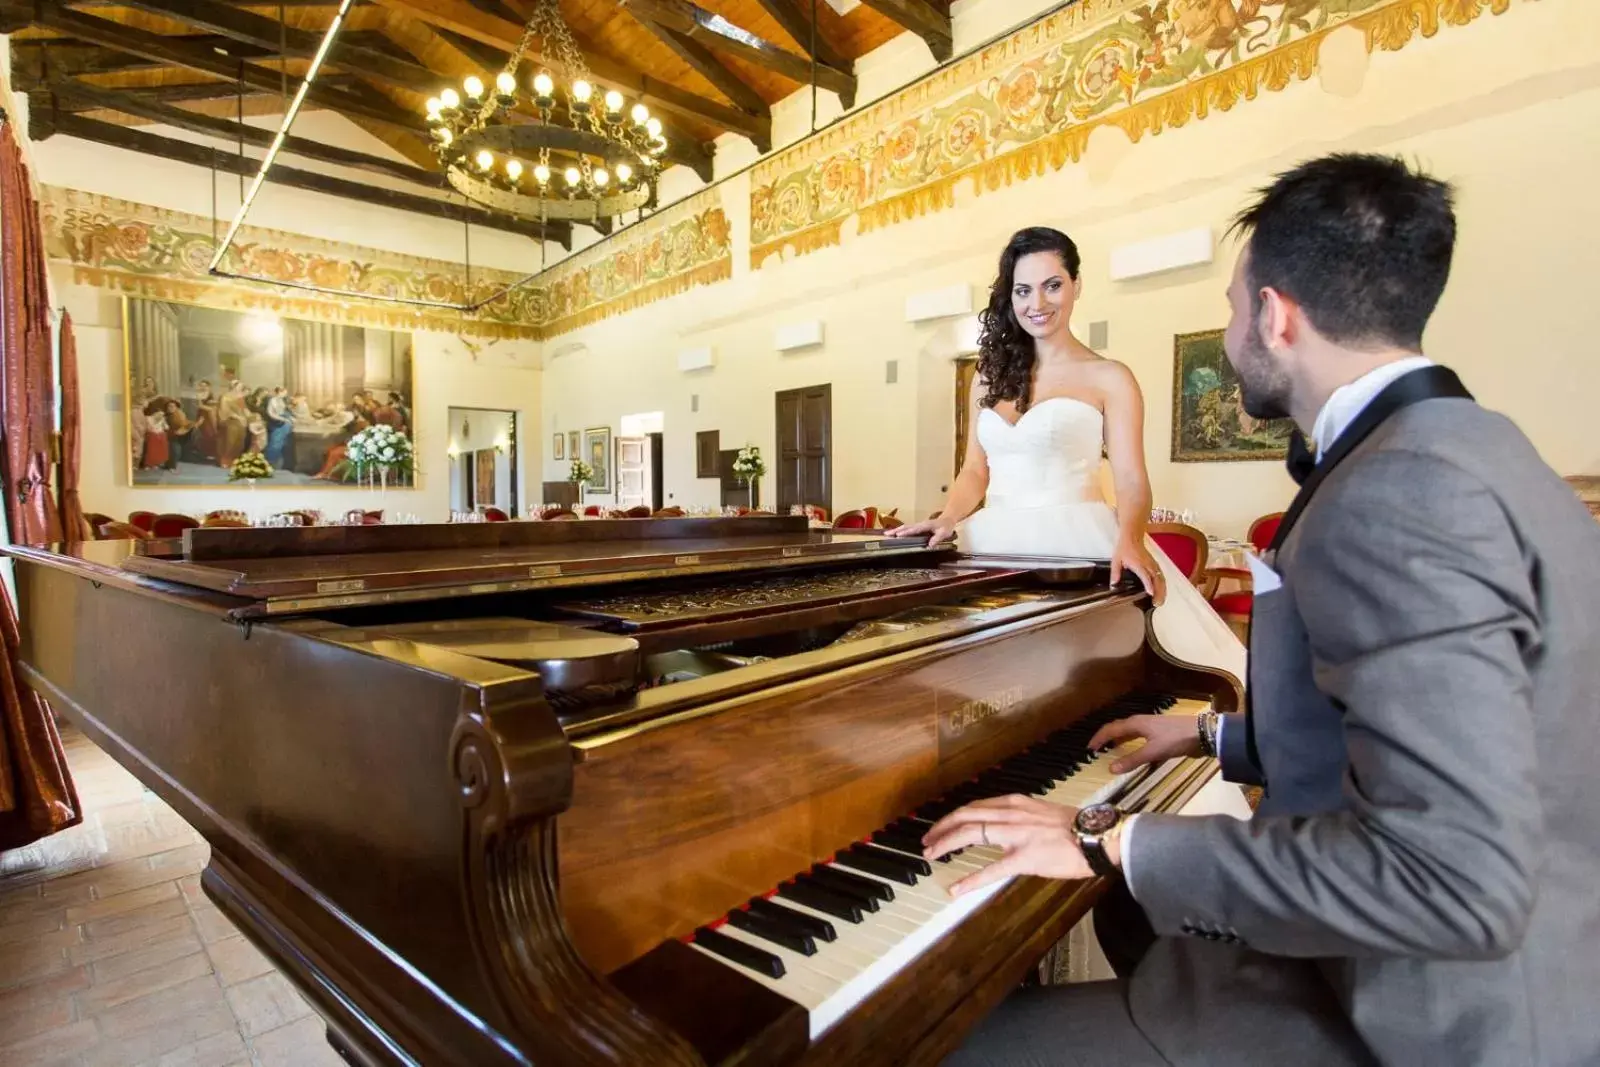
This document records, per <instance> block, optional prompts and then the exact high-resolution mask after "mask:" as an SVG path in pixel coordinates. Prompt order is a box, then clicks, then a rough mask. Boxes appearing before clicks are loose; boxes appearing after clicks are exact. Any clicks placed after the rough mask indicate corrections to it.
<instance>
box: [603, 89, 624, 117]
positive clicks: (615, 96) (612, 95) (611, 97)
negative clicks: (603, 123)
mask: <svg viewBox="0 0 1600 1067" xmlns="http://www.w3.org/2000/svg"><path fill="white" fill-rule="evenodd" d="M606 110H607V111H609V112H611V113H612V114H613V115H618V114H621V113H622V94H621V93H619V92H617V91H616V90H615V89H613V90H611V91H610V92H609V93H607V94H606Z"/></svg>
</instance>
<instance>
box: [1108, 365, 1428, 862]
mask: <svg viewBox="0 0 1600 1067" xmlns="http://www.w3.org/2000/svg"><path fill="white" fill-rule="evenodd" d="M1431 366H1433V360H1431V359H1429V358H1428V357H1427V356H1407V357H1406V358H1404V359H1397V360H1395V361H1394V362H1393V363H1385V364H1384V365H1383V366H1381V367H1375V368H1373V369H1372V370H1369V371H1367V373H1365V374H1363V375H1362V376H1361V377H1359V378H1357V379H1356V380H1355V381H1353V382H1347V383H1346V384H1344V385H1341V386H1339V388H1337V389H1335V390H1334V391H1333V393H1332V394H1331V395H1330V396H1329V397H1328V399H1327V400H1326V401H1325V402H1324V403H1323V405H1322V410H1321V411H1319V412H1317V419H1316V421H1315V422H1313V423H1312V424H1311V440H1312V442H1313V443H1314V444H1315V445H1316V449H1317V462H1318V463H1321V462H1322V455H1323V453H1324V452H1326V451H1327V450H1328V449H1329V448H1330V447H1331V446H1332V445H1333V443H1334V442H1335V441H1337V440H1338V439H1339V435H1340V434H1342V433H1344V432H1345V430H1347V429H1349V428H1350V424H1351V423H1352V422H1355V421H1356V416H1358V415H1360V414H1361V413H1362V412H1363V411H1365V410H1366V408H1367V405H1368V404H1370V403H1372V402H1373V400H1375V399H1377V396H1378V394H1379V393H1381V392H1383V391H1384V390H1385V389H1387V388H1389V386H1390V385H1391V384H1393V383H1394V381H1395V380H1396V379H1398V378H1402V377H1404V376H1405V375H1407V374H1410V373H1411V372H1412V371H1414V370H1421V369H1422V368H1423V367H1431ZM1247 684H1248V683H1247ZM1225 726H1226V720H1225V719H1222V718H1218V719H1217V751H1218V752H1221V751H1222V731H1223V729H1224V727H1225ZM1138 821H1139V816H1137V815H1135V816H1133V817H1132V818H1130V819H1129V820H1128V822H1127V825H1125V826H1123V828H1122V877H1123V880H1124V881H1126V882H1127V883H1128V885H1129V886H1130V887H1131V886H1132V885H1133V824H1134V823H1136V822H1138Z"/></svg>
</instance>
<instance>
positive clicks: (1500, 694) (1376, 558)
mask: <svg viewBox="0 0 1600 1067" xmlns="http://www.w3.org/2000/svg"><path fill="white" fill-rule="evenodd" d="M1361 462H1362V465H1361V468H1360V470H1359V471H1358V472H1352V473H1353V474H1354V475H1355V476H1353V477H1350V478H1348V479H1345V480H1343V481H1342V482H1341V484H1340V485H1339V487H1338V491H1337V495H1336V497H1335V498H1333V499H1329V500H1325V501H1320V502H1319V504H1320V505H1321V506H1320V507H1319V508H1318V512H1319V515H1318V517H1319V519H1322V521H1321V522H1320V523H1319V524H1318V525H1317V527H1315V528H1311V527H1303V528H1302V529H1301V531H1300V532H1299V543H1298V545H1297V550H1296V554H1295V560H1294V570H1293V573H1292V574H1291V575H1289V576H1288V577H1287V578H1286V581H1292V583H1293V589H1294V598H1295V604H1296V607H1297V609H1298V611H1299V612H1300V614H1301V617H1302V620H1303V622H1304V625H1305V628H1306V631H1307V635H1308V638H1309V641H1310V652H1311V658H1312V661H1313V667H1314V672H1315V677H1314V681H1315V684H1316V686H1317V688H1318V689H1319V690H1320V691H1321V692H1322V693H1323V694H1325V695H1326V696H1327V697H1328V698H1329V700H1330V701H1331V702H1332V703H1333V705H1334V706H1335V707H1337V708H1340V709H1342V711H1343V716H1344V737H1345V745H1346V750H1347V754H1348V758H1349V763H1348V766H1347V768H1346V771H1345V777H1344V796H1345V800H1346V805H1347V806H1346V808H1345V809H1343V810H1340V811H1336V812H1329V813H1324V814H1316V815H1309V816H1294V817H1290V816H1282V817H1264V818H1257V819H1253V820H1251V821H1249V822H1240V821H1238V820H1235V819H1230V818H1226V817H1210V818H1183V817H1177V816H1166V815H1150V816H1146V817H1144V818H1142V819H1140V821H1139V835H1138V838H1137V851H1138V855H1137V858H1136V867H1137V870H1138V878H1137V880H1136V881H1133V882H1130V885H1131V887H1132V889H1133V893H1134V896H1135V897H1136V898H1137V899H1138V900H1139V902H1140V903H1141V904H1142V905H1143V906H1144V908H1145V910H1146V912H1147V913H1148V915H1149V917H1150V921H1151V924H1152V925H1153V926H1154V928H1155V930H1156V932H1157V933H1162V934H1175V933H1179V932H1187V933H1193V932H1195V929H1196V928H1197V927H1198V928H1201V929H1211V930H1213V931H1221V932H1223V933H1224V936H1227V937H1230V938H1238V939H1240V940H1242V941H1243V942H1244V943H1246V944H1248V945H1249V946H1251V947H1252V948H1256V949H1259V950H1261V951H1264V952H1270V953H1274V954H1278V955H1286V956H1374V955H1377V956H1407V957H1421V958H1436V959H1483V958H1494V957H1498V956H1502V955H1505V954H1507V953H1509V952H1511V951H1513V950H1514V949H1515V948H1516V946H1517V945H1518V944H1520V942H1521V939H1522V936H1523V933H1524V931H1525V929H1526V926H1527V923H1528V919H1529V916H1530V914H1531V911H1532V908H1533V901H1534V882H1533V871H1534V868H1535V865H1536V863H1537V857H1538V856H1539V852H1540V848H1541V844H1540V835H1541V822H1542V813H1541V809H1540V804H1539V797H1538V792H1537V783H1536V774H1537V768H1536V761H1535V753H1534V747H1533V725H1532V712H1531V706H1530V701H1531V694H1530V689H1531V683H1530V680H1529V675H1528V671H1527V668H1526V665H1525V662H1524V659H1523V656H1524V655H1525V654H1526V655H1532V654H1536V652H1537V648H1538V645H1539V625H1538V617H1537V605H1536V602H1535V600H1534V596H1533V592H1532V586H1531V578H1530V564H1529V562H1528V561H1526V560H1525V559H1524V558H1523V556H1522V550H1521V547H1520V543H1519V541H1518V539H1517V537H1516V535H1515V533H1514V531H1513V530H1512V528H1511V526H1510V523H1509V521H1508V519H1507V517H1506V515H1505V513H1504V511H1503V510H1502V508H1501V506H1500V504H1499V502H1498V501H1497V500H1496V499H1495V497H1494V496H1493V495H1492V494H1491V493H1490V492H1489V491H1488V489H1487V488H1486V487H1485V486H1484V485H1483V484H1482V483H1481V482H1479V481H1478V480H1477V479H1475V478H1472V477H1471V476H1469V475H1467V474H1466V473H1465V472H1463V471H1461V470H1460V469H1459V468H1457V467H1454V466H1453V465H1451V464H1448V463H1446V462H1444V461H1443V460H1440V459H1437V458H1433V457H1428V456H1423V455H1419V454H1415V453H1399V452H1393V453H1391V452H1385V453H1379V454H1378V455H1376V456H1373V457H1371V458H1369V459H1364V460H1362V461H1361ZM1260 728H1262V724H1261V721H1260V720H1259V719H1258V729H1260ZM1131 851H1132V849H1131V848H1130V852H1131Z"/></svg>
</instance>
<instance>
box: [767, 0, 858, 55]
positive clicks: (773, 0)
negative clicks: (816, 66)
mask: <svg viewBox="0 0 1600 1067" xmlns="http://www.w3.org/2000/svg"><path fill="white" fill-rule="evenodd" d="M759 2H760V4H761V6H762V7H764V8H766V10H767V14H769V15H771V16H772V19H773V21H774V22H776V23H777V24H778V25H780V26H782V27H783V32H784V33H787V34H788V35H789V36H790V37H791V38H792V39H793V40H794V43H795V44H797V45H799V46H800V47H801V48H802V49H804V50H805V53H806V55H808V56H809V55H815V56H816V57H817V62H818V63H826V64H827V65H828V66H830V67H837V68H839V69H840V70H850V69H851V68H852V67H853V66H854V64H853V63H851V62H850V60H849V59H846V58H845V56H844V54H843V53H842V52H840V51H839V50H838V49H837V48H835V47H834V46H833V45H832V44H830V43H829V41H828V39H827V38H826V37H824V36H823V35H822V27H821V26H815V25H813V24H812V22H811V14H810V12H808V11H804V10H802V8H801V4H800V0H759ZM813 40H814V41H815V42H816V51H815V52H812V50H811V49H812V42H813Z"/></svg>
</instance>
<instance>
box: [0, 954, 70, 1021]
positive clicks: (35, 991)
mask: <svg viewBox="0 0 1600 1067" xmlns="http://www.w3.org/2000/svg"><path fill="white" fill-rule="evenodd" d="M88 987H89V968H87V967H73V968H71V969H70V970H65V971H62V972H61V973H60V974H55V975H51V976H50V977H49V978H42V979H40V980H39V981H37V982H29V983H28V984H27V985H23V986H17V987H15V988H13V989H9V990H7V991H6V992H4V993H0V1034H5V1033H9V1032H10V1028H11V1025H12V1024H13V1023H14V1022H15V1021H16V1020H17V1019H18V1018H20V1017H22V1016H24V1015H29V1014H32V1013H34V1012H39V1011H44V1010H45V1009H46V1008H48V1007H49V1006H50V1005H52V1004H70V1003H72V994H74V993H76V992H77V991H78V990H80V989H87V988H88Z"/></svg>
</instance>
